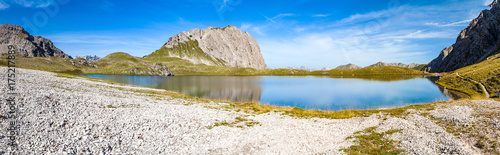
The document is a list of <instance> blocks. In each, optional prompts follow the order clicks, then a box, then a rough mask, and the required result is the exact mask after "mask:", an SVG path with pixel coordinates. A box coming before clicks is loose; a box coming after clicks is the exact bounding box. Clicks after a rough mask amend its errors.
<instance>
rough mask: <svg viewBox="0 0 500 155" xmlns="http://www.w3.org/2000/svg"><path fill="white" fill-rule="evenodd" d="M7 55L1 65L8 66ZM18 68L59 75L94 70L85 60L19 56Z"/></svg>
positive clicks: (0, 61)
mask: <svg viewBox="0 0 500 155" xmlns="http://www.w3.org/2000/svg"><path fill="white" fill-rule="evenodd" d="M6 58H7V55H2V59H0V65H2V66H7V63H6V62H7V59H6ZM14 62H15V63H16V67H18V68H28V69H36V70H44V71H50V72H58V73H83V71H82V70H87V69H89V68H92V67H91V66H89V65H88V64H92V63H91V62H88V61H87V60H85V59H82V58H78V59H73V60H72V59H69V58H61V57H24V56H21V55H17V56H16V59H15V60H14Z"/></svg>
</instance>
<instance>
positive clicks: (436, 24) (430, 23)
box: [424, 22, 439, 26]
mask: <svg viewBox="0 0 500 155" xmlns="http://www.w3.org/2000/svg"><path fill="white" fill-rule="evenodd" d="M424 25H431V26H439V23H433V22H428V23H425V24H424Z"/></svg>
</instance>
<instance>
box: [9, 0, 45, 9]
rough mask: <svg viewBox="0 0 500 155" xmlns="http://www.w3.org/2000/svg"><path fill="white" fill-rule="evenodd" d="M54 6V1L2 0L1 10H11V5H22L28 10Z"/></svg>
mask: <svg viewBox="0 0 500 155" xmlns="http://www.w3.org/2000/svg"><path fill="white" fill-rule="evenodd" d="M52 4H54V0H9V1H4V0H0V10H4V9H7V8H9V7H10V6H11V5H20V6H23V7H27V8H45V7H48V6H50V5H52Z"/></svg>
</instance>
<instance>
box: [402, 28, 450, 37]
mask: <svg viewBox="0 0 500 155" xmlns="http://www.w3.org/2000/svg"><path fill="white" fill-rule="evenodd" d="M455 37H456V36H453V34H452V33H448V32H446V31H435V32H425V31H424V30H418V31H416V32H412V33H410V34H407V35H404V36H396V37H394V38H398V39H431V38H455Z"/></svg>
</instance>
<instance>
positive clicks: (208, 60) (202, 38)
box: [153, 25, 267, 69]
mask: <svg viewBox="0 0 500 155" xmlns="http://www.w3.org/2000/svg"><path fill="white" fill-rule="evenodd" d="M158 52H162V53H158ZM155 53H156V56H162V55H166V56H169V57H178V58H182V59H186V60H189V61H191V62H192V63H195V64H206V65H215V66H226V67H251V68H256V69H265V68H266V67H267V66H266V63H265V62H264V57H263V56H262V54H261V52H260V47H259V45H258V44H257V42H256V41H255V40H254V39H253V38H252V36H251V35H250V34H249V33H248V32H242V31H241V30H240V29H238V28H236V27H234V26H231V25H229V26H227V27H225V28H215V27H208V28H206V29H192V30H189V31H188V32H181V33H179V34H176V35H174V36H173V37H171V38H170V39H169V40H168V42H167V43H166V44H165V45H164V46H163V47H162V49H160V50H158V51H156V52H155ZM153 54H154V53H153Z"/></svg>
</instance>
